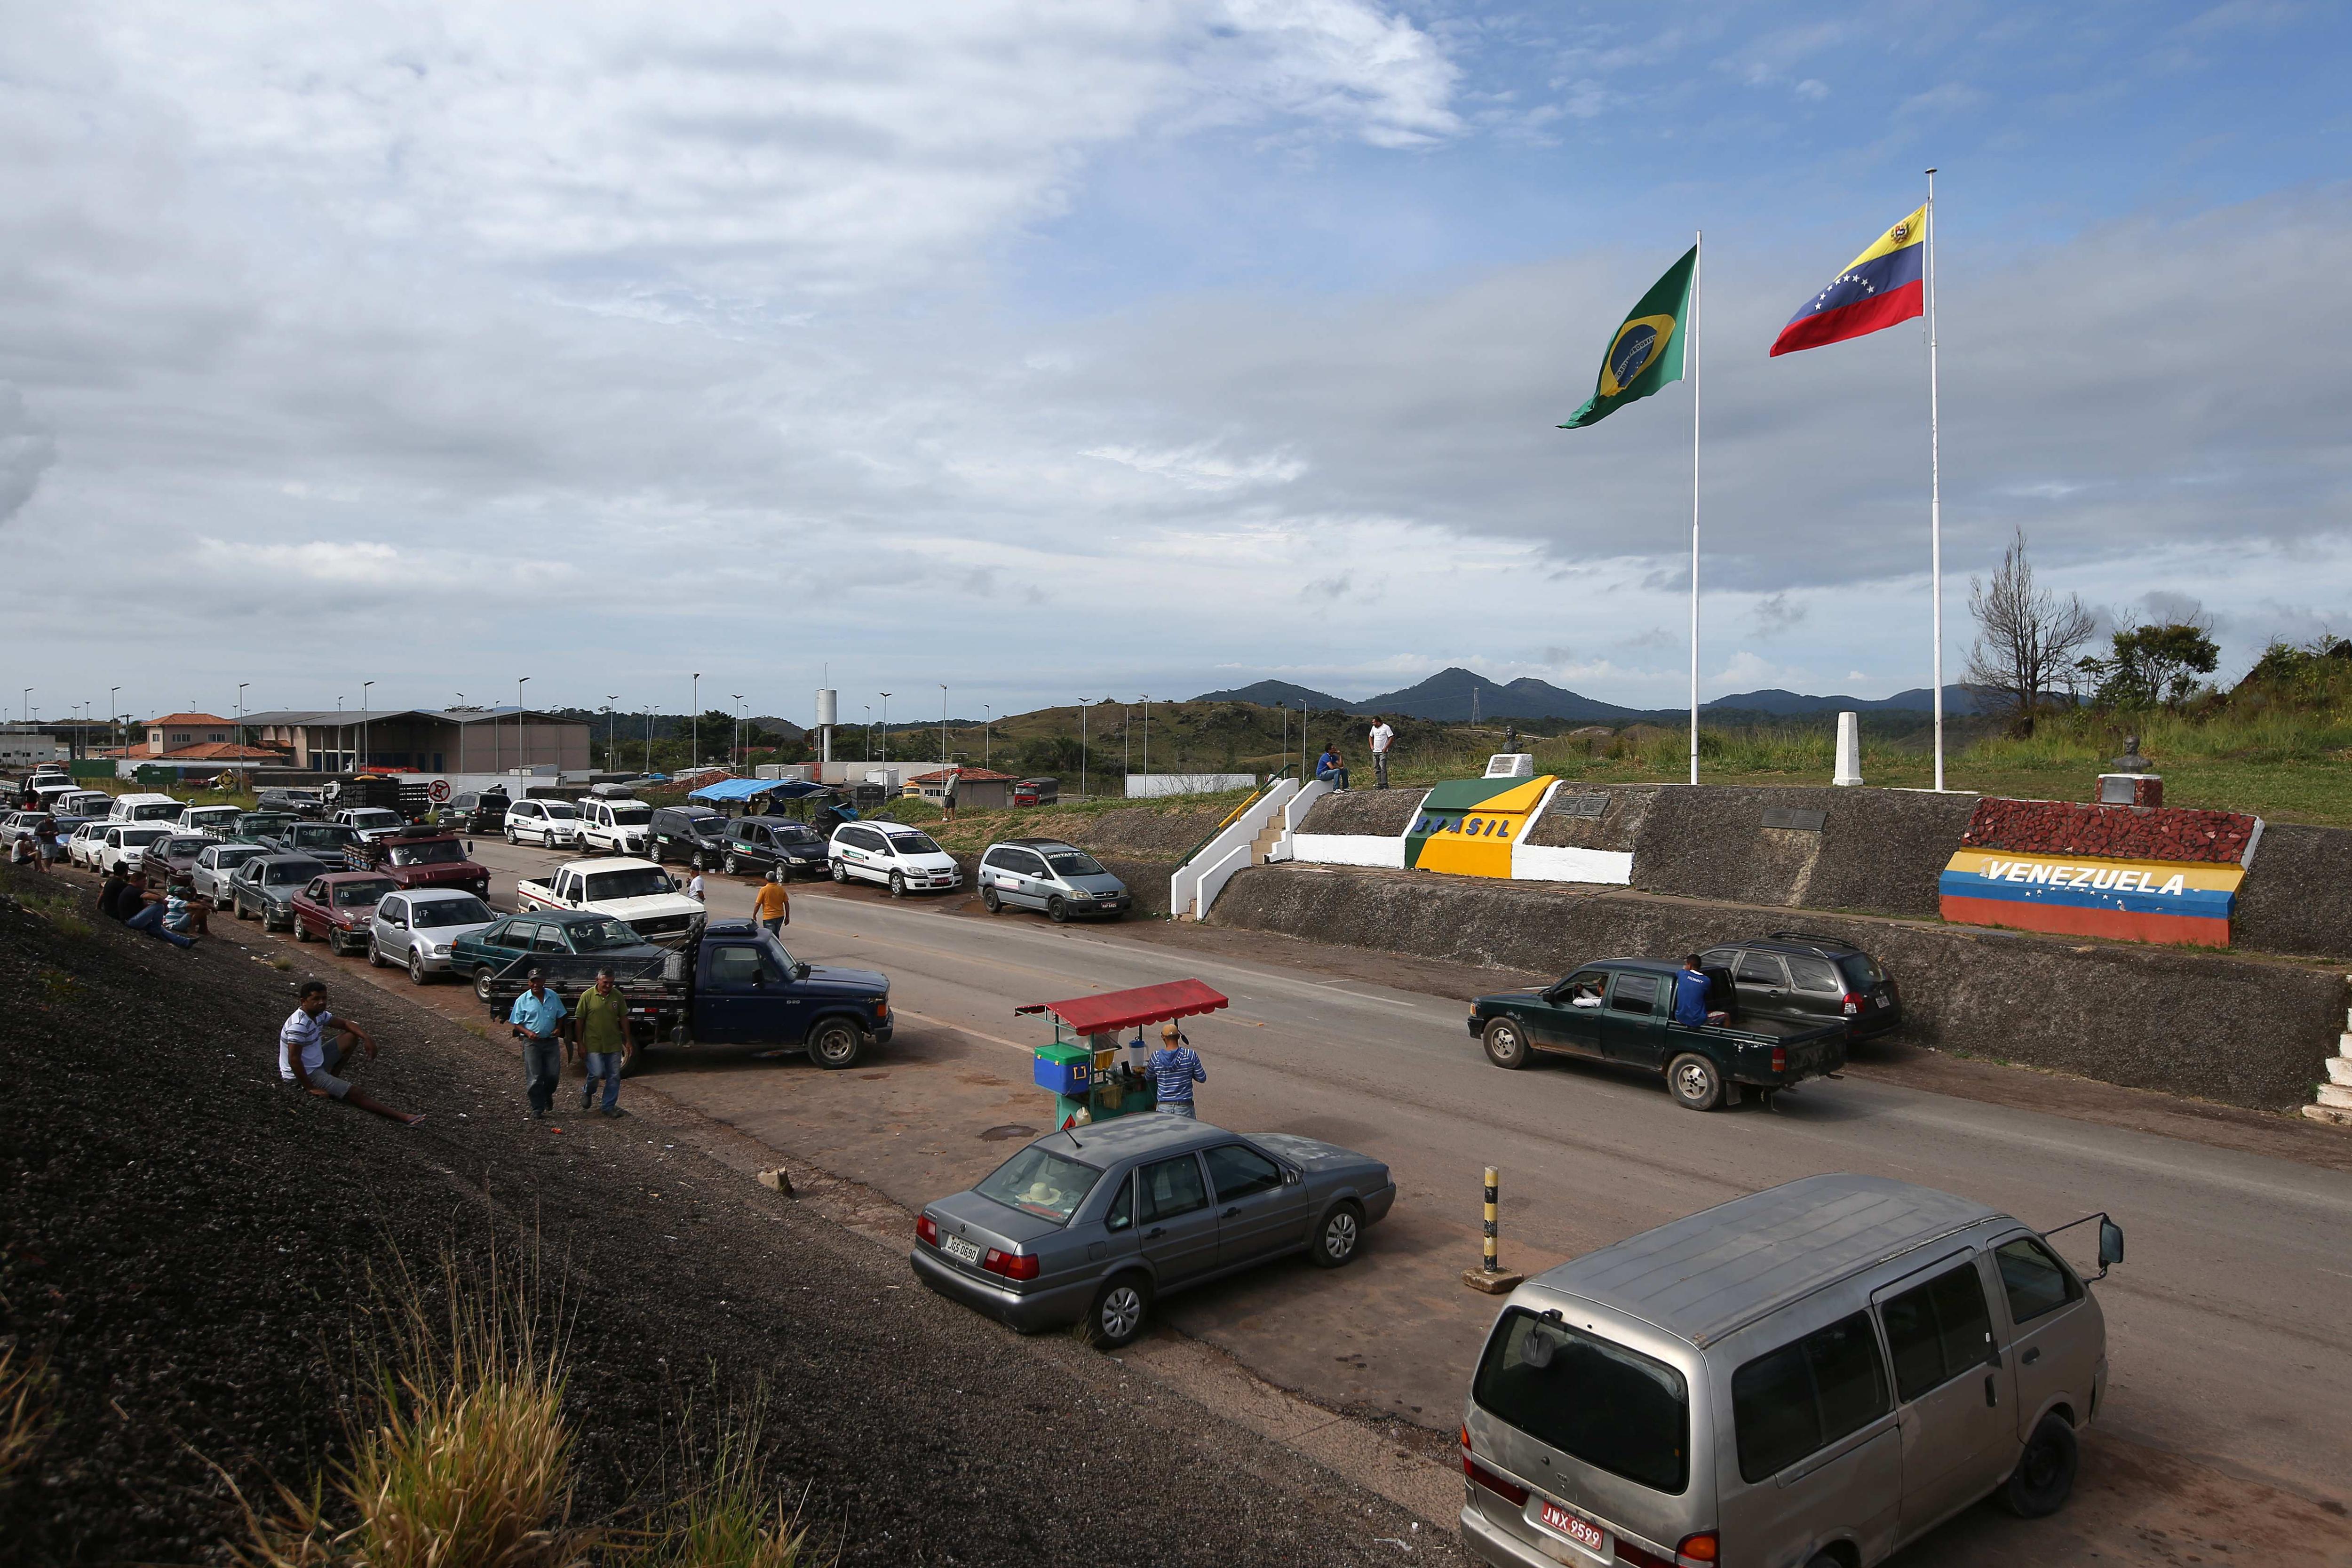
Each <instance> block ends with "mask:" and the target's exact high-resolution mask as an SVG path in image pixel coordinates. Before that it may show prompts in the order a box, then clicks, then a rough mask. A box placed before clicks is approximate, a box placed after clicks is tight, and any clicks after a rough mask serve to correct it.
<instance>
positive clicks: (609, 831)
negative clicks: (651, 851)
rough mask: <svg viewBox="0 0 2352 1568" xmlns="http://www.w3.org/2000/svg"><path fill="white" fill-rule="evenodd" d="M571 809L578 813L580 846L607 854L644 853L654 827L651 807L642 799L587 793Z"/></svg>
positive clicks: (599, 786)
mask: <svg viewBox="0 0 2352 1568" xmlns="http://www.w3.org/2000/svg"><path fill="white" fill-rule="evenodd" d="M597 787H598V788H600V789H601V788H603V787H604V786H603V785H601V784H600V785H598V786H597ZM573 809H574V810H576V811H577V812H578V813H579V814H580V816H579V822H580V846H581V847H582V848H583V849H602V850H603V851H604V853H605V854H607V855H643V854H644V853H646V845H647V844H648V843H649V842H650V841H651V837H652V834H653V830H654V808H653V807H652V806H650V805H646V803H645V802H644V801H641V800H605V799H600V798H598V797H596V796H594V795H590V796H589V797H587V798H586V799H584V800H583V801H581V802H580V803H579V805H577V806H575V807H574V808H573Z"/></svg>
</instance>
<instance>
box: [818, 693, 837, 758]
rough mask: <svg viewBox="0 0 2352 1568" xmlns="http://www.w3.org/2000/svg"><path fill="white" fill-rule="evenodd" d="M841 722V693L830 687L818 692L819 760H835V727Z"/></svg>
mask: <svg viewBox="0 0 2352 1568" xmlns="http://www.w3.org/2000/svg"><path fill="white" fill-rule="evenodd" d="M840 722H841V693H839V692H838V691H835V690H832V689H829V688H826V689H819V690H818V692H817V694H816V733H817V761H819V762H820V763H829V762H831V761H833V727H834V726H835V724H838V723H840Z"/></svg>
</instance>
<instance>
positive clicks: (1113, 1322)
mask: <svg viewBox="0 0 2352 1568" xmlns="http://www.w3.org/2000/svg"><path fill="white" fill-rule="evenodd" d="M1150 1316H1151V1281H1150V1280H1149V1279H1145V1278H1144V1277H1143V1276H1142V1275H1140V1274H1117V1275H1113V1276H1112V1277H1111V1278H1110V1279H1106V1280H1104V1281H1103V1285H1102V1289H1099V1290H1097V1291H1096V1292H1095V1300H1094V1305H1093V1306H1091V1307H1088V1308H1087V1338H1088V1339H1090V1340H1092V1341H1093V1342H1095V1343H1096V1344H1097V1345H1099V1346H1101V1347H1102V1348H1103V1349H1105V1350H1111V1351H1117V1350H1125V1349H1126V1348H1127V1347H1128V1346H1129V1345H1131V1344H1133V1343H1134V1342H1135V1338H1136V1336H1137V1335H1138V1334H1140V1333H1141V1332H1143V1325H1144V1323H1145V1322H1146V1321H1148V1320H1149V1319H1150Z"/></svg>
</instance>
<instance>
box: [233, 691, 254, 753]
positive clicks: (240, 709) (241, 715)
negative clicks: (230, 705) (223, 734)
mask: <svg viewBox="0 0 2352 1568" xmlns="http://www.w3.org/2000/svg"><path fill="white" fill-rule="evenodd" d="M252 684H253V682H251V681H250V680H240V681H238V682H237V683H236V760H237V763H238V765H240V766H243V765H244V764H245V763H246V762H247V757H246V754H245V752H246V745H245V689H246V688H247V687H248V686H250V685H252Z"/></svg>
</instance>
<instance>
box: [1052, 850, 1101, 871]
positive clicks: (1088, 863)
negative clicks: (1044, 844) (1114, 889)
mask: <svg viewBox="0 0 2352 1568" xmlns="http://www.w3.org/2000/svg"><path fill="white" fill-rule="evenodd" d="M1045 863H1046V864H1047V865H1049V866H1051V867H1053V868H1054V869H1055V871H1057V872H1059V873H1060V874H1061V875H1063V876H1065V877H1099V876H1101V875H1102V874H1103V868H1102V862H1101V861H1099V860H1097V859H1096V858H1094V857H1093V856H1091V855H1089V854H1087V852H1086V851H1085V850H1083V849H1048V850H1047V851H1045Z"/></svg>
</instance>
